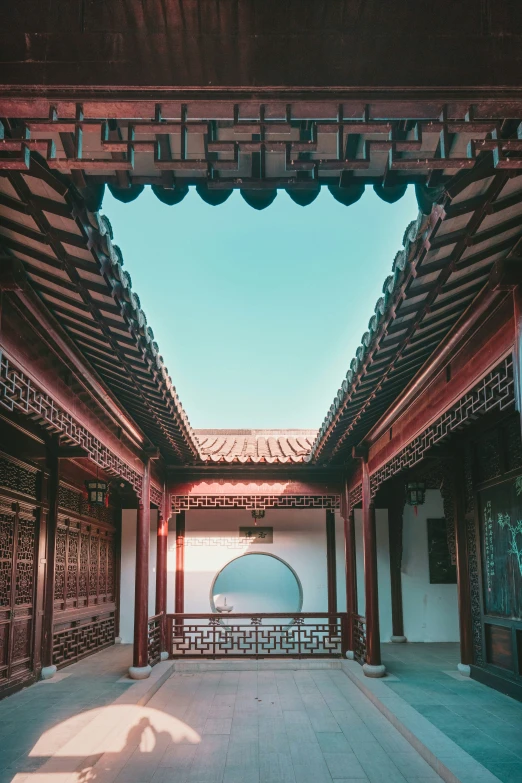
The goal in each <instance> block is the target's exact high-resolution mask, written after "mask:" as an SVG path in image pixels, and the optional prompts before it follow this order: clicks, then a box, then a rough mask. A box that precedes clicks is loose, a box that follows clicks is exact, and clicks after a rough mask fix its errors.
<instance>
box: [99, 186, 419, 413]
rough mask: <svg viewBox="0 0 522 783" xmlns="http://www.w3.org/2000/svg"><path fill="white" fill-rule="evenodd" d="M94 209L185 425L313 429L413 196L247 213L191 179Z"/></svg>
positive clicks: (239, 203)
mask: <svg viewBox="0 0 522 783" xmlns="http://www.w3.org/2000/svg"><path fill="white" fill-rule="evenodd" d="M103 211H104V213H105V214H107V216H108V217H109V219H110V221H111V224H112V226H113V229H114V239H115V242H116V243H117V244H118V245H119V246H120V248H121V250H122V252H123V257H124V259H125V268H126V269H127V271H128V272H129V273H130V275H131V277H132V285H133V290H134V291H136V292H137V293H138V294H139V297H140V300H141V305H142V307H143V309H144V311H145V313H146V315H147V319H148V323H149V325H150V326H152V328H153V330H154V334H155V338H156V340H157V342H158V344H159V347H160V351H161V353H162V355H163V357H164V359H165V363H166V365H167V367H168V370H169V373H170V375H171V376H172V379H173V381H174V384H175V385H176V387H177V390H178V393H179V395H180V398H181V400H182V403H183V405H184V407H185V410H186V411H187V414H188V416H189V419H190V421H191V424H192V426H193V427H197V428H213V427H215V428H287V427H288V428H318V427H319V426H320V424H321V422H322V419H323V417H324V415H325V414H326V412H327V410H328V408H329V406H330V404H331V401H332V399H333V396H334V394H335V393H336V391H337V389H338V388H339V385H340V383H341V382H342V380H343V378H344V376H345V374H346V371H347V370H348V367H349V364H350V361H351V359H352V358H353V356H354V355H355V351H356V349H357V347H358V345H359V344H360V341H361V336H362V334H363V332H364V331H365V330H366V328H367V324H368V321H369V319H370V317H371V315H372V314H373V310H374V306H375V303H376V301H377V299H378V298H379V296H380V295H381V289H382V284H383V282H384V279H385V277H386V276H387V274H389V272H390V271H391V266H392V262H393V259H394V256H395V254H396V252H397V250H399V249H400V248H401V247H402V236H403V233H404V230H405V228H406V226H407V224H408V223H409V221H410V220H413V219H414V218H415V217H416V216H417V204H416V200H415V195H414V192H413V188H411V187H410V188H409V189H408V191H407V192H406V195H405V196H404V198H402V199H401V200H400V201H399V202H397V203H396V204H392V205H390V204H386V203H385V202H383V201H381V200H380V199H379V198H378V197H377V196H376V195H375V193H374V192H373V189H371V188H367V189H366V192H365V194H364V195H363V197H362V198H361V199H360V201H359V202H357V203H356V204H354V205H352V206H350V207H345V206H343V205H341V204H339V203H338V202H336V201H335V200H334V199H333V198H332V196H331V195H330V193H329V192H328V190H326V189H323V190H322V191H321V194H320V195H319V197H318V198H317V199H316V200H315V201H314V202H313V203H312V204H311V205H310V206H308V207H305V208H303V207H300V206H297V205H296V204H294V202H293V201H292V200H291V199H290V198H289V197H288V196H287V195H286V193H279V195H278V197H277V199H276V200H275V202H274V203H273V204H272V205H271V206H270V207H268V209H265V210H263V211H261V212H258V211H256V210H254V209H252V208H251V207H250V206H248V205H247V204H246V203H245V201H243V199H242V198H241V196H240V194H239V192H237V191H236V192H234V193H233V194H232V196H231V197H230V198H229V199H228V200H227V201H226V202H225V203H224V204H223V205H221V206H218V207H212V206H209V205H207V204H205V202H203V201H202V200H201V199H200V198H199V196H198V195H197V193H196V192H195V190H193V189H191V190H190V192H189V194H188V195H187V197H186V198H185V199H184V200H183V201H182V202H181V203H180V204H178V205H176V206H174V207H169V206H166V205H164V204H162V203H161V202H159V201H158V200H157V199H156V198H155V196H154V195H153V194H152V192H151V191H150V189H149V188H146V189H145V191H144V192H143V193H142V195H141V196H140V197H139V198H138V199H137V200H136V201H134V202H132V203H131V204H122V203H120V202H118V201H116V200H115V199H113V198H112V196H111V195H110V193H107V195H106V197H105V200H104V205H103Z"/></svg>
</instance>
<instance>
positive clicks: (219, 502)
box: [171, 495, 341, 514]
mask: <svg viewBox="0 0 522 783" xmlns="http://www.w3.org/2000/svg"><path fill="white" fill-rule="evenodd" d="M171 502H172V513H173V514H178V513H179V512H180V511H191V510H194V509H198V508H200V509H202V508H203V509H215V508H228V509H245V510H247V511H253V510H254V509H262V510H266V509H277V508H327V509H337V508H340V504H341V498H340V495H172V496H171Z"/></svg>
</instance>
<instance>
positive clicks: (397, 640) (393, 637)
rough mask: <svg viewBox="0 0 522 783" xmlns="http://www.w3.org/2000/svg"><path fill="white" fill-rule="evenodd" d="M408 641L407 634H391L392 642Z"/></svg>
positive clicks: (401, 642)
mask: <svg viewBox="0 0 522 783" xmlns="http://www.w3.org/2000/svg"><path fill="white" fill-rule="evenodd" d="M407 641H408V640H407V639H406V637H405V636H390V642H393V644H404V643H405V642H407Z"/></svg>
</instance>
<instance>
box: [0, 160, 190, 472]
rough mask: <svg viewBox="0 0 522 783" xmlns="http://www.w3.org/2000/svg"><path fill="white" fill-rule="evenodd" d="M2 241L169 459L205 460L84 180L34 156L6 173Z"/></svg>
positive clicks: (0, 185) (1, 192)
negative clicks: (82, 188) (69, 181)
mask: <svg viewBox="0 0 522 783" xmlns="http://www.w3.org/2000/svg"><path fill="white" fill-rule="evenodd" d="M15 218H16V219H15ZM0 247H3V253H4V255H7V256H13V257H15V258H18V259H19V260H20V262H21V263H22V264H23V265H24V268H25V271H26V274H27V284H28V285H29V286H30V288H31V289H32V290H33V291H34V292H35V293H36V294H37V296H38V297H39V299H40V301H41V302H42V303H43V304H44V305H45V308H46V309H47V310H48V311H49V313H50V314H51V316H54V318H56V320H57V321H58V322H59V324H60V326H61V327H62V328H63V329H64V331H65V332H66V334H67V336H68V337H69V338H70V339H71V340H72V341H73V343H74V344H75V346H76V348H77V349H78V350H79V351H80V353H81V354H82V355H83V357H84V359H85V362H86V365H87V366H88V367H89V368H91V369H92V370H93V371H94V373H95V374H96V375H97V376H98V377H99V378H100V380H101V381H102V382H103V383H104V384H105V386H106V388H107V389H108V391H109V392H110V393H111V394H112V395H113V396H114V399H115V401H116V402H117V403H119V404H121V405H122V407H123V408H124V410H125V411H126V412H127V413H128V414H129V416H130V417H131V419H132V420H133V421H134V422H135V423H136V424H137V426H138V427H139V428H141V430H142V431H143V432H144V434H145V436H146V437H147V438H148V439H149V440H150V441H151V442H152V443H154V445H156V446H159V447H160V449H161V451H162V454H163V456H164V458H165V459H166V460H168V461H169V463H172V464H176V463H177V464H184V463H189V464H190V463H192V462H194V461H195V460H197V459H198V445H197V441H196V439H195V438H194V436H193V433H192V430H191V427H190V424H189V422H188V419H187V417H186V414H185V412H184V411H183V408H182V406H181V404H180V402H179V400H178V398H177V395H176V394H175V390H174V388H173V387H172V384H171V381H170V379H169V377H168V375H167V371H166V368H165V367H164V365H163V362H162V359H161V357H160V356H159V353H158V348H157V346H156V344H155V343H154V340H153V335H152V331H151V330H150V329H149V328H148V327H147V325H146V318H145V316H144V314H143V312H142V311H141V309H140V307H139V300H138V299H137V297H136V295H135V294H134V293H133V292H132V289H131V288H130V284H129V282H130V279H129V278H127V277H125V276H124V273H123V272H122V269H121V264H122V261H121V256H120V254H119V251H118V249H117V248H116V247H115V246H114V245H113V244H112V241H111V237H110V227H109V224H108V222H107V221H106V220H104V219H103V218H101V217H100V216H99V215H98V214H97V213H96V214H94V213H91V212H89V211H88V210H87V209H86V207H85V204H84V202H83V200H82V198H81V197H80V196H79V194H78V193H77V192H76V189H75V188H74V186H70V185H64V183H63V178H60V177H59V176H56V175H53V174H52V173H51V172H49V171H48V170H47V169H46V167H45V165H44V164H33V165H32V166H31V169H30V171H29V172H27V173H21V172H12V173H10V174H9V175H8V176H7V177H2V178H0ZM122 278H123V280H124V282H125V285H123V284H122Z"/></svg>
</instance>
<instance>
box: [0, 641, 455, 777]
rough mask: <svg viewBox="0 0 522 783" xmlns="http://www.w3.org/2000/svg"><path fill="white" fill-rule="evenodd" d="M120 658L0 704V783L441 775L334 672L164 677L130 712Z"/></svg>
mask: <svg viewBox="0 0 522 783" xmlns="http://www.w3.org/2000/svg"><path fill="white" fill-rule="evenodd" d="M128 658H129V650H128V648H118V647H115V648H111V649H110V650H107V651H104V652H103V653H100V654H98V655H95V656H92V657H91V658H88V659H86V660H85V661H83V662H80V663H78V664H76V665H75V666H73V667H70V668H68V669H67V670H65V671H64V674H65V673H66V674H67V675H68V676H66V677H63V678H61V679H60V680H58V681H56V682H55V683H53V684H51V683H39V684H37V685H34V686H32V687H30V688H28V689H26V690H25V691H23V692H20V693H18V694H15V695H13V696H11V697H9V698H7V699H5V700H4V701H2V702H0V753H1V761H0V783H12V782H13V783H22V782H23V783H32V781H35V782H36V783H323V782H325V781H328V782H331V781H337V783H348V781H350V783H357V781H359V783H362V782H363V781H365V782H366V783H368V782H369V783H436V781H440V780H441V778H439V776H438V775H437V774H436V773H435V772H434V771H433V769H432V768H431V767H430V766H429V765H428V764H427V763H426V762H425V761H424V760H423V759H422V758H421V756H420V755H419V754H418V753H417V752H416V751H415V750H414V749H413V748H412V746H411V745H410V744H409V743H408V742H407V741H406V740H405V739H404V738H403V737H402V735H401V734H400V733H399V732H398V731H397V730H396V729H395V728H394V727H393V726H392V725H391V724H390V723H389V722H388V721H387V720H386V718H384V717H383V716H382V715H381V713H380V712H379V711H378V709H377V708H376V707H375V706H374V705H373V704H372V703H371V702H370V701H369V699H368V698H367V697H366V696H365V695H364V694H363V693H361V691H360V690H359V688H358V687H357V686H356V685H355V684H354V683H352V682H351V681H350V679H349V678H348V677H347V676H346V675H345V674H344V673H343V672H342V671H341V670H339V669H313V670H308V671H307V670H294V669H284V670H269V671H234V670H229V671H209V672H203V671H202V672H199V671H197V672H193V673H191V672H174V673H173V674H172V675H171V676H170V677H169V678H168V679H167V680H166V682H165V683H164V684H163V685H162V686H161V687H160V688H159V690H158V691H157V692H156V693H155V695H154V696H152V698H151V699H150V700H149V701H148V702H147V703H146V705H145V706H143V707H140V706H139V705H137V704H131V703H130V699H131V694H130V692H129V695H128V696H127V697H125V696H123V700H124V701H125V699H127V700H128V701H129V703H128V704H127V703H125V704H122V698H121V696H122V693H123V694H124V693H125V689H126V688H128V687H129V685H128V684H126V683H125V681H122V680H121V677H122V675H123V674H124V672H125V668H126V666H127V665H128V663H129V661H128ZM129 684H130V681H129ZM116 699H119V705H118V706H115V705H113V702H114V701H115V700H116ZM96 707H99V708H101V709H100V710H98V711H97V713H96V714H97V716H98V717H97V718H94V719H93V718H92V714H93V713H92V712H90V711H92V710H93V709H94V708H96ZM75 715H78V716H79V717H78V718H77V719H76V720H75V721H70V720H69V719H70V718H72V717H74V716H75ZM113 715H117V716H121V717H120V718H113V717H112V716H113ZM89 721H90V722H89ZM49 729H53V731H51V732H50V733H49V734H47V735H46V736H45V738H44V740H45V741H44V740H42V739H41V735H42V734H43V733H45V732H47V731H48V730H49ZM39 740H40V742H39ZM38 742H39V746H41V747H42V748H44V749H45V752H44V753H43V754H40V755H39V754H36V756H34V755H32V754H31V749H33V748H34V746H35V744H36V743H38ZM82 755H83V756H85V757H86V758H82ZM45 757H47V762H46V767H44V768H43V769H42V770H41V771H40V772H38V771H37V767H39V766H40V765H41V764H42V763H43V762H44V761H46V759H45ZM49 759H50V760H49ZM78 762H79V763H78ZM49 765H51V766H49ZM53 765H54V766H53ZM62 770H63V773H62Z"/></svg>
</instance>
